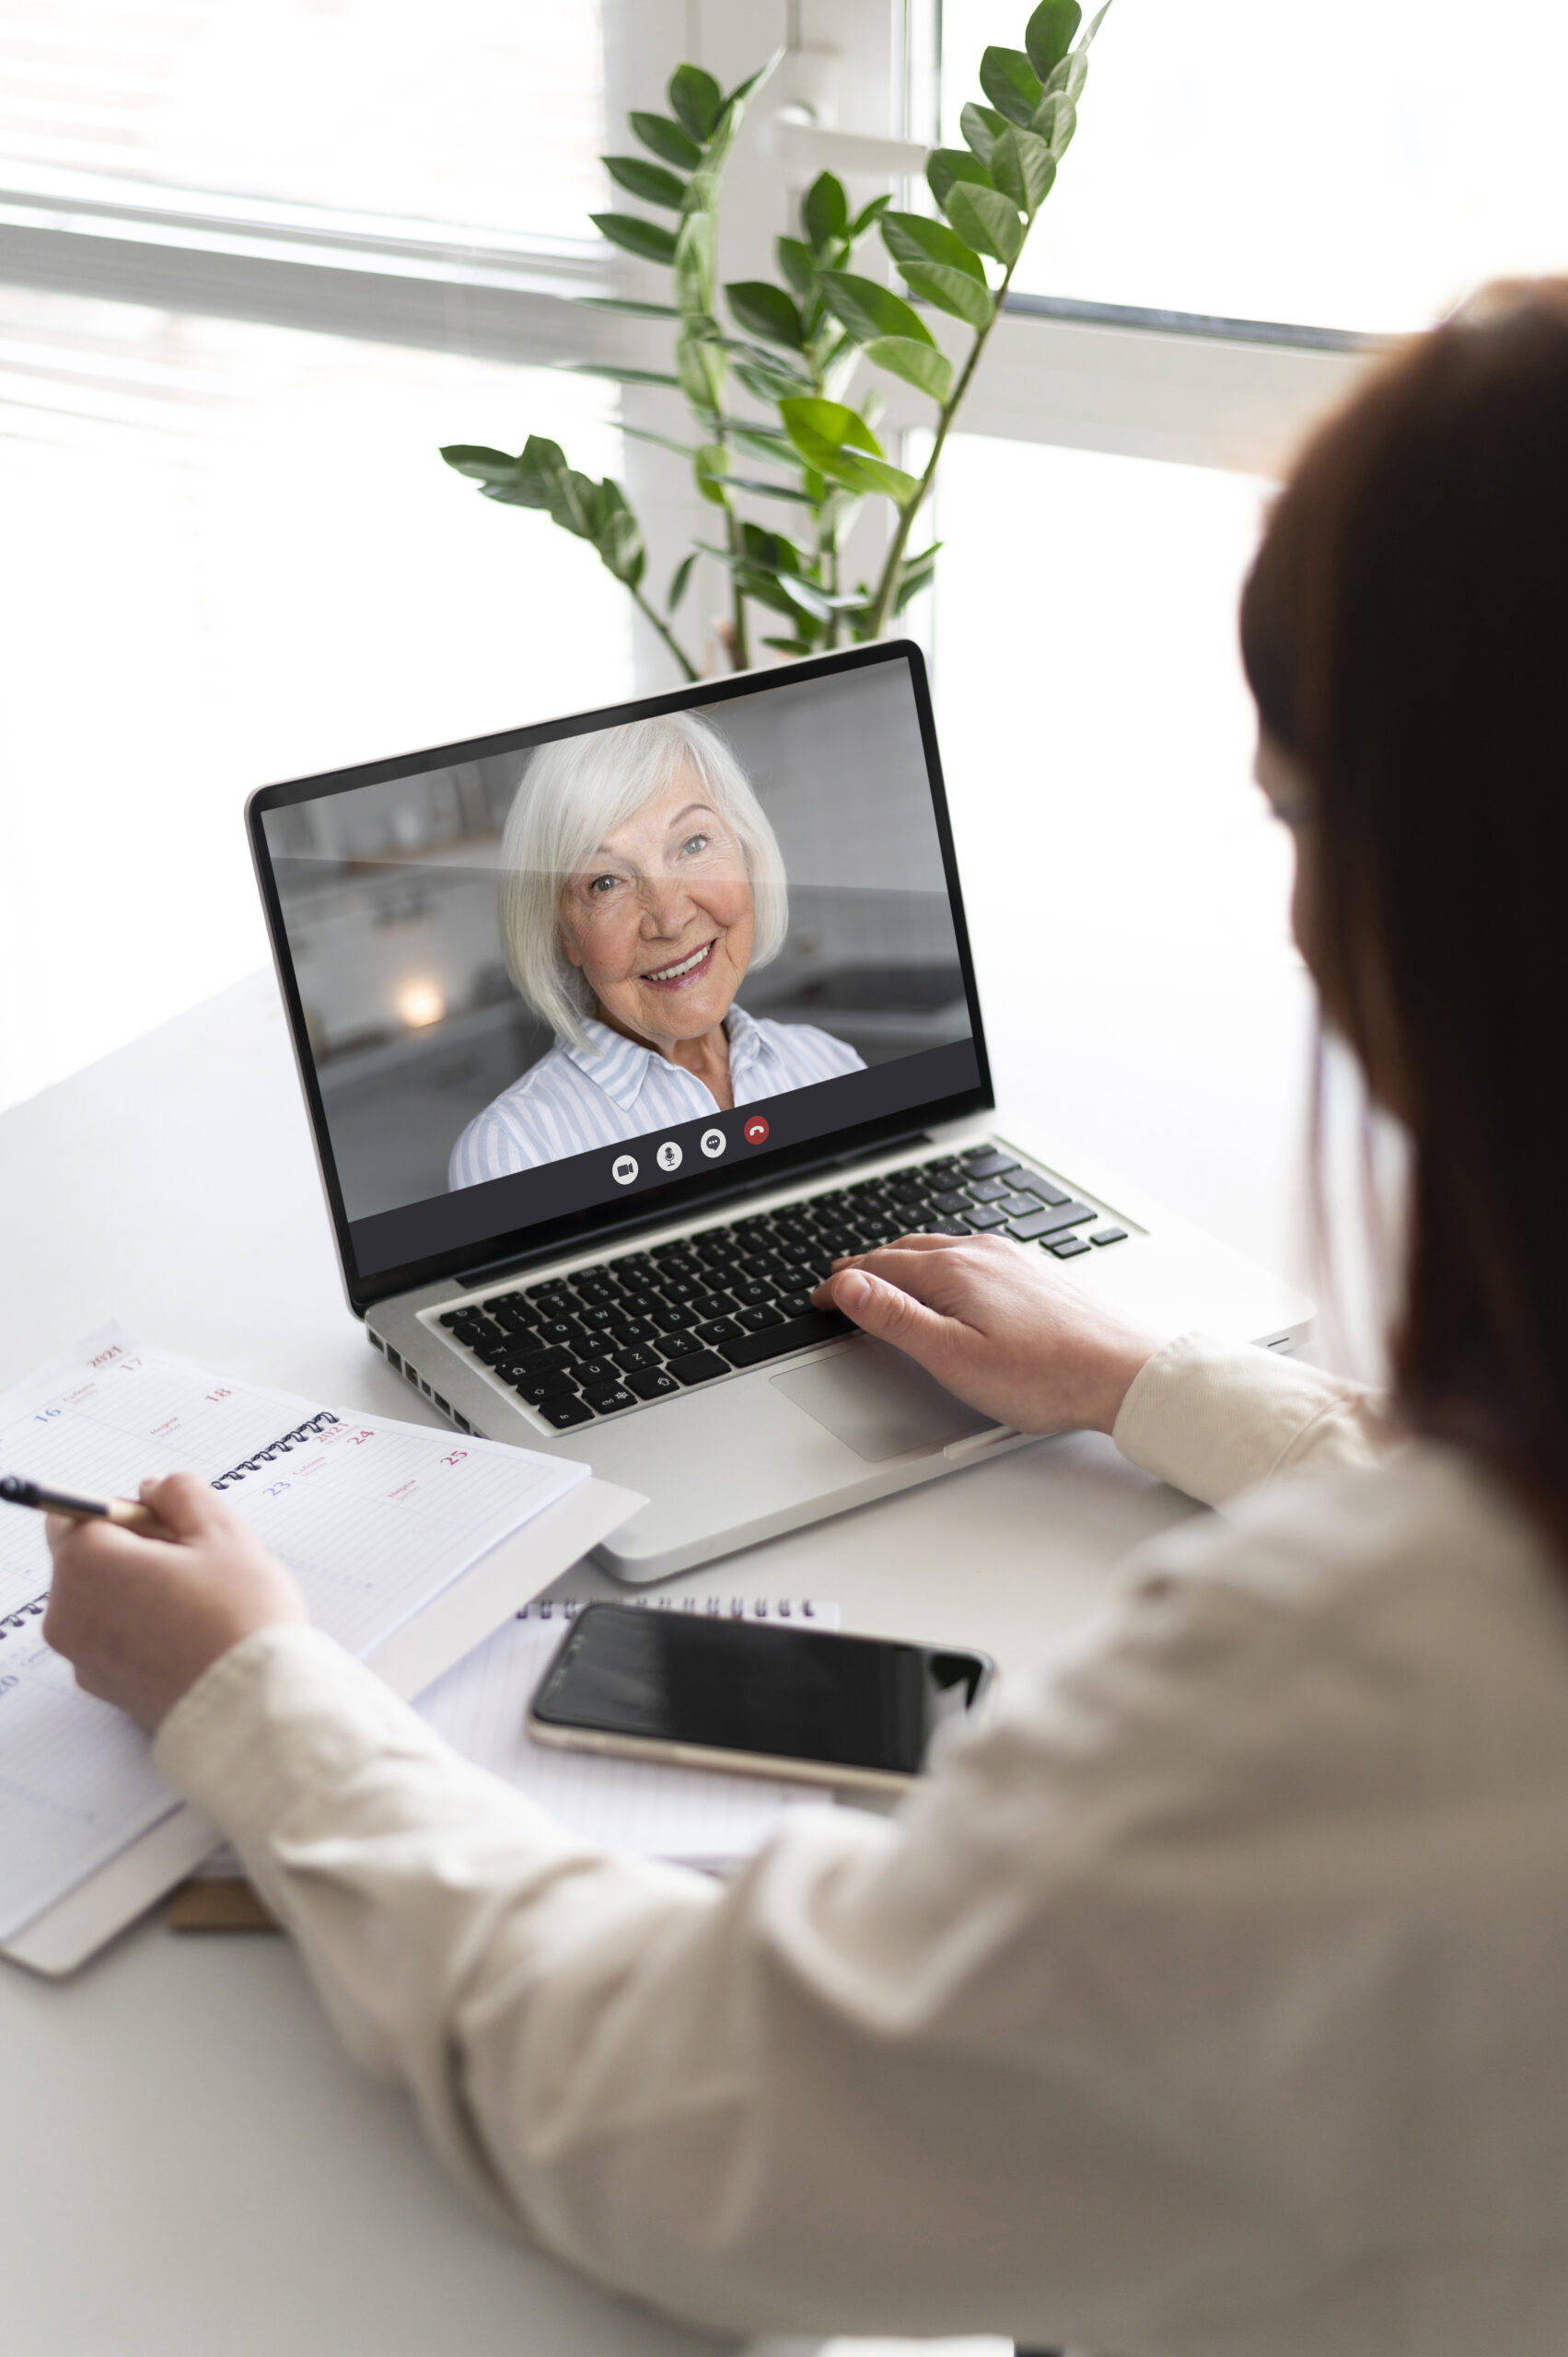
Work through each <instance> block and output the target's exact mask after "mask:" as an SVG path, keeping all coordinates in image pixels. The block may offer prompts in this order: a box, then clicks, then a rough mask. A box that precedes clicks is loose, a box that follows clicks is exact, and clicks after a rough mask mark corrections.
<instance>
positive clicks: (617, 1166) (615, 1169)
mask: <svg viewBox="0 0 1568 2357" xmlns="http://www.w3.org/2000/svg"><path fill="white" fill-rule="evenodd" d="M636 1176H637V1157H636V1155H634V1154H618V1155H616V1157H615V1160H614V1161H613V1162H612V1163H611V1164H610V1177H611V1178H612V1179H614V1181H615V1183H616V1185H617V1186H618V1187H629V1186H630V1185H631V1184H632V1182H633V1179H635V1178H636Z"/></svg>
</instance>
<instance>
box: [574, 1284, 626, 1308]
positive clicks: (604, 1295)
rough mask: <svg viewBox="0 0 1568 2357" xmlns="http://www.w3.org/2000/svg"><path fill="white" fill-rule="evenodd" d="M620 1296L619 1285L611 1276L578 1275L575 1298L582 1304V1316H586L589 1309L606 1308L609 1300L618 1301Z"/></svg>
mask: <svg viewBox="0 0 1568 2357" xmlns="http://www.w3.org/2000/svg"><path fill="white" fill-rule="evenodd" d="M620 1298H621V1287H620V1286H619V1285H618V1284H617V1283H615V1281H614V1279H613V1278H612V1277H579V1278H578V1279H577V1299H578V1300H579V1301H580V1302H582V1303H583V1304H584V1308H583V1312H582V1315H583V1316H584V1317H587V1313H588V1310H589V1309H603V1308H607V1307H608V1306H609V1305H610V1303H611V1302H615V1301H619V1300H620Z"/></svg>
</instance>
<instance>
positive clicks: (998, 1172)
mask: <svg viewBox="0 0 1568 2357" xmlns="http://www.w3.org/2000/svg"><path fill="white" fill-rule="evenodd" d="M959 1159H960V1160H961V1161H962V1163H963V1166H964V1168H965V1169H966V1170H967V1171H968V1172H969V1175H970V1178H971V1179H1000V1178H1001V1176H1002V1173H1003V1172H1004V1171H1005V1170H1016V1168H1017V1167H1018V1157H1017V1155H1016V1154H998V1153H997V1151H996V1149H995V1147H994V1146H987V1145H982V1146H976V1147H973V1148H971V1150H970V1152H969V1153H968V1154H966V1155H960V1157H959Z"/></svg>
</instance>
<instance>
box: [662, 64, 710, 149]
mask: <svg viewBox="0 0 1568 2357" xmlns="http://www.w3.org/2000/svg"><path fill="white" fill-rule="evenodd" d="M666 95H667V96H668V99H669V103H670V106H671V108H672V110H674V112H675V114H676V115H677V116H678V117H679V121H680V122H681V123H682V124H683V125H684V127H685V128H686V130H688V131H689V132H690V133H691V136H692V138H693V139H697V140H701V141H702V142H703V145H706V144H707V142H708V140H709V139H710V138H711V137H712V136H713V130H714V124H715V123H716V122H717V121H718V119H719V112H720V110H721V108H722V107H723V105H724V92H723V91H722V90H721V89H720V88H719V86H718V84H717V83H716V82H715V81H714V77H713V75H711V74H704V73H703V69H702V67H701V66H700V65H678V66H677V67H676V69H675V71H674V73H673V74H672V75H670V77H669V88H668V92H667V94H666Z"/></svg>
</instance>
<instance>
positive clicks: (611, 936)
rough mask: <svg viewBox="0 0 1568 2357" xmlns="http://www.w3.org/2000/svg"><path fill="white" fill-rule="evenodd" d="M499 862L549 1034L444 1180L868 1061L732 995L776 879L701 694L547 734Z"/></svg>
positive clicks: (662, 1124)
mask: <svg viewBox="0 0 1568 2357" xmlns="http://www.w3.org/2000/svg"><path fill="white" fill-rule="evenodd" d="M501 865H502V882H501V931H502V936H503V939H504V940H505V946H506V956H507V960H508V963H509V965H510V967H511V970H512V977H513V980H514V981H516V983H517V988H518V990H519V991H520V992H521V993H522V995H523V997H524V998H525V999H526V1000H527V1001H528V1004H529V1005H530V1006H531V1007H533V1008H534V1010H535V1012H536V1013H538V1014H539V1015H541V1016H543V1017H544V1019H545V1021H546V1022H547V1023H549V1024H550V1026H551V1027H552V1029H553V1031H554V1033H555V1044H554V1046H553V1047H552V1049H551V1051H550V1052H549V1054H548V1055H545V1056H541V1057H540V1060H539V1062H537V1063H536V1064H532V1065H530V1066H529V1068H528V1071H527V1072H525V1073H524V1074H523V1075H522V1077H521V1079H519V1080H516V1081H514V1082H513V1083H512V1085H511V1086H510V1087H509V1088H507V1089H505V1090H504V1091H503V1093H502V1094H501V1095H500V1096H499V1097H496V1098H495V1099H494V1102H493V1103H492V1104H490V1105H487V1106H486V1107H485V1109H484V1110H483V1112H482V1113H480V1114H477V1115H476V1116H475V1118H474V1119H473V1120H471V1121H470V1123H469V1125H468V1127H467V1129H466V1130H465V1131H464V1132H463V1133H462V1135H461V1137H459V1140H458V1143H457V1144H456V1145H455V1146H454V1148H453V1149H452V1157H451V1164H450V1167H449V1171H448V1181H449V1184H450V1185H451V1186H453V1187H472V1186H475V1185H477V1184H478V1183H479V1182H480V1181H481V1180H482V1179H502V1178H505V1177H507V1176H508V1175H509V1174H510V1173H511V1172H513V1171H517V1170H531V1169H533V1168H535V1167H537V1166H538V1165H539V1164H540V1163H544V1162H555V1161H559V1160H560V1159H561V1158H562V1157H563V1156H564V1155H573V1154H584V1153H587V1152H588V1151H589V1150H590V1149H591V1148H593V1147H595V1146H609V1145H618V1144H621V1142H622V1141H623V1140H625V1139H627V1138H635V1137H643V1136H645V1135H646V1134H647V1133H648V1132H650V1131H653V1130H657V1129H664V1128H668V1127H669V1126H670V1125H672V1124H673V1123H675V1122H677V1121H691V1120H701V1119H702V1118H703V1115H704V1114H710V1113H716V1112H719V1111H721V1110H727V1109H730V1108H732V1107H734V1106H737V1105H751V1104H755V1103H756V1102H757V1101H758V1100H759V1099H761V1098H763V1097H777V1096H779V1095H781V1094H782V1093H783V1092H784V1091H785V1090H786V1089H791V1088H802V1087H805V1086H807V1085H809V1083H811V1082H812V1081H818V1080H830V1079H832V1078H833V1076H834V1075H835V1074H838V1073H845V1072H858V1071H860V1070H861V1069H863V1066H862V1060H861V1058H860V1057H859V1056H857V1055H856V1054H855V1052H854V1049H853V1048H850V1047H846V1046H845V1044H844V1042H843V1041H842V1039H832V1038H830V1035H829V1034H828V1033H827V1032H826V1031H819V1030H816V1029H815V1028H813V1027H812V1026H811V1025H809V1024H806V1023H789V1024H785V1023H771V1022H768V1021H766V1020H760V1019H759V1018H758V1017H756V1016H749V1015H748V1014H747V1013H746V1012H745V1010H744V1008H742V1007H740V1006H738V1005H737V1004H736V1003H735V994H736V993H737V991H738V989H739V988H740V985H741V982H742V981H743V980H744V979H745V976H746V974H747V973H748V971H749V970H751V969H752V968H754V967H758V966H763V965H766V963H767V961H768V959H769V958H774V957H776V956H777V955H778V952H779V950H780V949H781V948H782V946H784V935H785V932H786V929H787V926H788V922H789V901H788V892H787V887H786V884H785V878H784V861H783V859H782V858H781V856H780V853H779V847H778V843H777V842H776V840H775V838H774V835H773V830H772V828H771V827H770V826H769V824H768V821H767V819H765V817H764V816H763V814H762V807H761V803H760V802H759V801H758V799H757V796H756V795H755V794H754V793H753V792H752V790H751V787H750V785H749V784H748V782H747V780H746V777H745V776H744V774H743V773H742V772H741V769H740V767H739V764H738V762H737V761H736V758H735V756H734V754H733V753H732V752H731V751H730V749H729V748H728V746H727V745H726V743H725V741H724V739H723V738H722V737H720V736H718V735H717V733H716V732H715V731H714V729H712V728H710V727H709V726H707V725H706V723H705V722H703V721H702V720H699V719H698V718H697V717H696V715H695V714H692V713H670V714H666V715H665V716H664V717H662V718H660V719H656V720H637V721H633V722H631V723H630V724H629V725H628V726H626V727H624V728H603V729H597V730H595V731H594V733H593V734H592V735H589V736H582V737H565V738H563V740H562V741H561V742H559V743H557V744H553V745H545V746H542V747H541V748H540V750H539V751H538V752H537V753H535V755H534V757H533V759H532V761H530V762H529V763H528V771H527V773H526V775H525V777H524V779H523V783H522V785H521V787H520V788H519V790H518V794H517V800H516V801H515V802H514V803H513V805H512V809H511V814H510V816H509V817H508V819H507V821H506V830H505V836H504V838H503V841H502V846H501Z"/></svg>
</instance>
